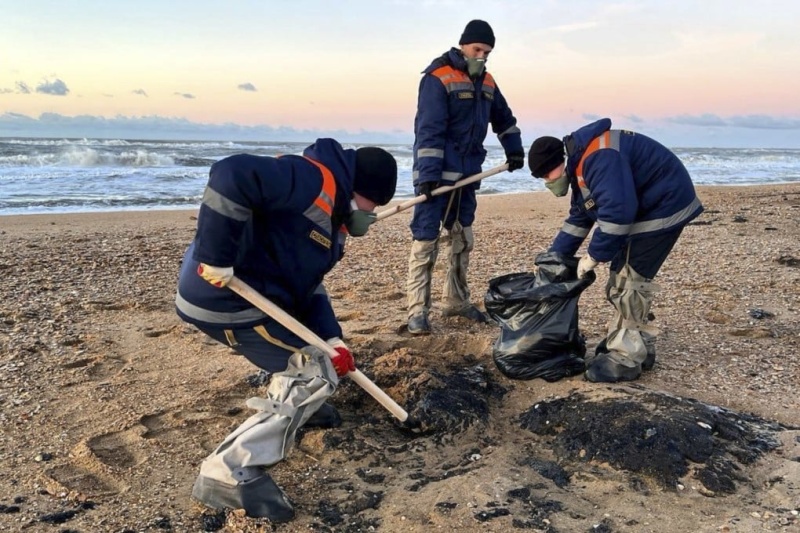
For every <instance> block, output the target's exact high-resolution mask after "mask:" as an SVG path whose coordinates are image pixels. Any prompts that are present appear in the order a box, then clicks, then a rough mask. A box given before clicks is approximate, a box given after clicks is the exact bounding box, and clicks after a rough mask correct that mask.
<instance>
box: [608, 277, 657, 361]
mask: <svg viewBox="0 0 800 533" xmlns="http://www.w3.org/2000/svg"><path fill="white" fill-rule="evenodd" d="M657 290H659V287H658V285H657V284H656V283H652V282H650V281H649V280H648V279H646V278H644V277H642V276H641V275H639V274H638V273H637V272H636V271H635V270H633V269H632V268H631V266H630V265H629V264H626V265H625V266H624V267H623V269H622V270H621V271H620V272H619V274H615V273H614V272H611V273H610V275H609V277H608V283H607V284H606V296H607V298H608V301H609V302H611V304H612V305H613V306H614V308H615V310H616V312H615V313H614V317H613V318H612V319H611V321H610V322H609V324H608V335H607V336H606V349H607V350H608V351H609V352H612V353H613V354H614V355H615V356H616V357H615V359H616V360H618V361H619V362H622V363H624V362H627V363H628V364H629V366H636V365H641V364H642V363H644V362H645V359H646V358H647V345H648V344H649V345H651V346H652V345H653V344H654V342H655V336H656V335H657V334H658V329H656V328H654V327H652V326H648V325H647V315H648V313H649V312H650V307H651V306H652V304H653V296H654V293H655V292H656V291H657ZM651 350H654V347H653V348H651Z"/></svg>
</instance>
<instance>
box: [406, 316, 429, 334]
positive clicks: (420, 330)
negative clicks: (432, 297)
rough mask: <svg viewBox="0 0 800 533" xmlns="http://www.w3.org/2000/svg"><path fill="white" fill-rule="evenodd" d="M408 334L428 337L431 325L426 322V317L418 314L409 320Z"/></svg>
mask: <svg viewBox="0 0 800 533" xmlns="http://www.w3.org/2000/svg"><path fill="white" fill-rule="evenodd" d="M408 332H409V333H411V334H412V335H428V334H429V333H430V332H431V324H430V322H428V315H426V314H425V313H420V314H418V315H414V316H412V317H411V318H409V319H408Z"/></svg>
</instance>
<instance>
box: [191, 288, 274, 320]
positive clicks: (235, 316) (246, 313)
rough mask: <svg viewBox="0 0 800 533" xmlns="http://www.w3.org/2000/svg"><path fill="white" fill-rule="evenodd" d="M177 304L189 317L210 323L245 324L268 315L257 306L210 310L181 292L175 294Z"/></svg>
mask: <svg viewBox="0 0 800 533" xmlns="http://www.w3.org/2000/svg"><path fill="white" fill-rule="evenodd" d="M220 290H222V289H220ZM175 306H176V307H177V308H178V309H179V310H180V312H181V313H183V314H184V315H186V316H188V317H189V318H192V319H194V320H199V321H201V322H206V323H208V324H244V323H246V322H253V321H256V320H261V319H263V318H265V317H266V316H267V315H265V314H264V313H263V312H262V311H260V310H258V309H256V308H255V307H253V308H251V309H243V310H242V311H237V312H235V313H222V312H219V311H210V310H208V309H203V308H202V307H198V306H196V305H194V304H192V303H189V302H187V301H186V300H184V298H183V296H181V294H180V293H177V294H176V295H175Z"/></svg>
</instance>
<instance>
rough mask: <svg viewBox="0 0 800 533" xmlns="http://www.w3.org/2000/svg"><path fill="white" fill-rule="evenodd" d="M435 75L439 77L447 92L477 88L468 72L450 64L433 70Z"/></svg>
mask: <svg viewBox="0 0 800 533" xmlns="http://www.w3.org/2000/svg"><path fill="white" fill-rule="evenodd" d="M431 74H432V75H433V76H436V77H437V78H439V81H441V82H442V84H443V85H444V87H445V89H447V92H448V93H450V92H453V91H464V90H475V84H474V83H472V80H471V79H470V78H469V76H468V75H467V73H466V72H464V71H462V70H458V69H455V68H453V67H451V66H450V65H445V66H443V67H439V68H437V69H436V70H434V71H433V72H431Z"/></svg>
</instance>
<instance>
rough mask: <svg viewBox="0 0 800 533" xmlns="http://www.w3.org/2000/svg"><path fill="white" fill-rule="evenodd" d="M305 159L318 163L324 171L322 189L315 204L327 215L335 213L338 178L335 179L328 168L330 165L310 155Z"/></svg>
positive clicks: (321, 170)
mask: <svg viewBox="0 0 800 533" xmlns="http://www.w3.org/2000/svg"><path fill="white" fill-rule="evenodd" d="M305 159H306V160H307V161H309V162H311V163H313V164H314V165H316V167H317V168H318V169H319V171H320V172H321V173H322V190H321V191H320V192H319V196H317V198H316V199H315V200H314V205H315V206H317V207H318V208H320V209H321V210H322V211H323V212H324V213H325V214H326V215H328V216H331V215H332V214H333V204H334V202H335V201H336V180H334V179H333V172H331V171H330V170H328V167H326V166H325V165H323V164H322V163H319V162H317V161H314V160H313V159H310V158H308V157H306V158H305Z"/></svg>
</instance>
